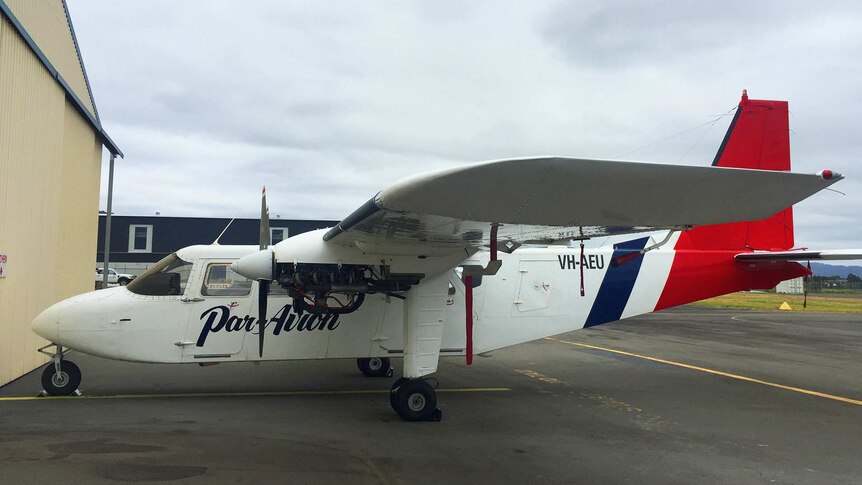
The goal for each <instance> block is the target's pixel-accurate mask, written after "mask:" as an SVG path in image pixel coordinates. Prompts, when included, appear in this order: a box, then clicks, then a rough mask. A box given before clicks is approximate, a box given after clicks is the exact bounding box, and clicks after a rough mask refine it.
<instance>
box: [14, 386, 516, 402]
mask: <svg viewBox="0 0 862 485" xmlns="http://www.w3.org/2000/svg"><path fill="white" fill-rule="evenodd" d="M507 391H511V389H509V388H508V387H473V388H464V389H437V392H452V393H454V392H507ZM388 393H389V391H388V390H386V389H372V390H369V389H365V390H363V389H359V390H355V391H273V392H185V393H176V394H115V395H104V396H100V395H96V396H87V395H83V396H33V397H30V396H11V397H0V401H57V400H62V399H84V400H92V399H154V398H174V397H267V396H334V395H351V394H352V395H360V394H388Z"/></svg>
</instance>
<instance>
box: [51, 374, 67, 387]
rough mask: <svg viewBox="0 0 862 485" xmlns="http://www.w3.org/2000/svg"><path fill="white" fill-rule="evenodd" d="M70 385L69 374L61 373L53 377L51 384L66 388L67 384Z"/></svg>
mask: <svg viewBox="0 0 862 485" xmlns="http://www.w3.org/2000/svg"><path fill="white" fill-rule="evenodd" d="M68 383H69V374H67V373H65V372H63V371H60V372H57V373H55V374H54V375H53V376H52V377H51V384H54V385H55V386H57V387H66V384H68Z"/></svg>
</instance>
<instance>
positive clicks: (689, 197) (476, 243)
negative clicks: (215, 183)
mask: <svg viewBox="0 0 862 485" xmlns="http://www.w3.org/2000/svg"><path fill="white" fill-rule="evenodd" d="M827 173H828V176H827ZM823 174H824V175H822V176H821V175H820V174H818V175H813V174H811V175H809V174H798V173H791V172H781V171H766V170H748V169H734V168H722V167H693V166H681V165H665V164H651V163H637V162H624V161H609V160H588V159H577V158H561V157H541V158H521V159H509V160H499V161H491V162H484V163H479V164H475V165H468V166H464V167H457V168H453V169H448V170H440V171H434V172H428V173H424V174H420V175H416V176H414V177H410V178H407V179H404V180H402V181H400V182H398V183H396V184H394V185H393V186H391V187H389V188H387V189H385V190H383V191H381V192H380V193H378V194H377V195H376V196H375V197H374V198H372V199H371V200H369V201H368V202H366V203H365V204H364V205H363V206H362V207H360V208H359V209H358V210H356V211H355V212H353V213H352V214H350V215H349V216H348V217H347V218H345V219H344V220H343V221H341V222H340V223H339V224H338V225H337V226H336V227H334V228H332V229H331V230H330V231H329V232H327V233H326V235H325V236H324V240H326V241H331V242H332V243H337V244H344V245H352V246H357V247H359V248H361V249H363V250H365V251H368V252H375V253H377V252H383V253H400V254H429V253H434V252H435V251H436V252H446V251H449V252H451V251H452V250H455V249H458V248H478V247H483V246H487V245H488V244H489V243H490V239H491V226H492V224H497V225H499V229H498V231H499V232H498V235H497V239H498V241H499V242H500V248H501V249H505V247H506V246H507V244H508V245H509V246H517V245H520V244H523V243H533V242H542V243H547V242H553V241H559V240H566V239H575V238H579V237H581V235H583V237H596V236H604V235H612V234H625V233H633V232H642V231H650V230H657V229H684V228H688V227H692V226H697V225H704V224H719V223H727V222H737V221H750V220H759V219H764V218H766V217H769V216H771V215H773V214H775V213H776V212H778V211H780V210H783V209H785V208H786V207H789V206H791V205H793V204H794V203H796V202H799V201H801V200H803V199H805V198H807V197H809V196H810V195H812V194H814V193H816V192H818V191H819V190H821V189H823V188H826V187H828V186H830V185H832V184H833V183H835V182H837V181H838V180H840V179H841V178H842V177H841V176H840V175H838V174H833V173H832V172H823Z"/></svg>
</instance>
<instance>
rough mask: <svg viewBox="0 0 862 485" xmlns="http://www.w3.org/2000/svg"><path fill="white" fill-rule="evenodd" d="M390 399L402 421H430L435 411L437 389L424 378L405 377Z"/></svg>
mask: <svg viewBox="0 0 862 485" xmlns="http://www.w3.org/2000/svg"><path fill="white" fill-rule="evenodd" d="M399 382H400V381H399ZM393 395H394V396H393ZM390 399H391V400H392V402H393V405H392V407H393V408H394V409H395V412H396V413H398V415H399V416H401V419H403V420H404V421H432V420H433V417H434V415H435V413H436V411H437V391H435V390H434V388H433V387H431V385H430V384H428V382H427V381H425V379H405V380H404V382H401V383H400V385H399V386H398V388H397V390H396V388H395V387H394V386H393V393H392V394H390Z"/></svg>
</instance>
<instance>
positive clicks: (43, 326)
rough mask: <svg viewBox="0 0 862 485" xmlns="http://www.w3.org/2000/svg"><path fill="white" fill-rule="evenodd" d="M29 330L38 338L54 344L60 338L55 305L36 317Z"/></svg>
mask: <svg viewBox="0 0 862 485" xmlns="http://www.w3.org/2000/svg"><path fill="white" fill-rule="evenodd" d="M30 328H32V329H33V331H34V332H36V334H37V335H39V336H40V337H42V338H44V339H48V340H50V341H51V342H56V341H57V340H58V339H59V337H60V312H58V311H57V308H56V305H54V306H50V307H48V309H46V310H45V311H43V312H42V313H40V314H39V315H37V316H36V318H35V319H33V323H31V324H30Z"/></svg>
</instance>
